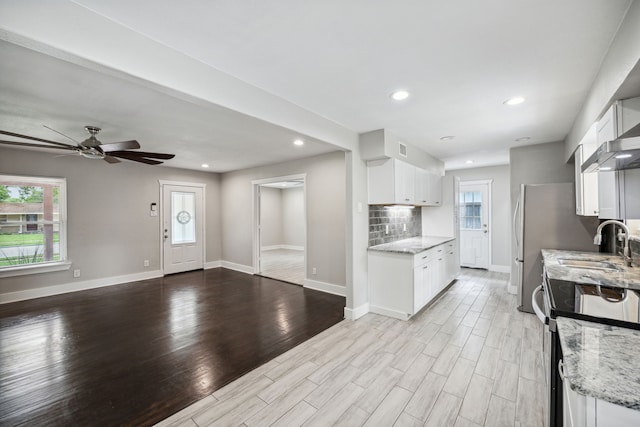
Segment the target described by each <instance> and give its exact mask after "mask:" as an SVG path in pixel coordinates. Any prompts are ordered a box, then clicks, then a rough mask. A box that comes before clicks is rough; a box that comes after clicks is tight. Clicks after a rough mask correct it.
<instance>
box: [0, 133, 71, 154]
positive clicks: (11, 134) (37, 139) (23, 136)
mask: <svg viewBox="0 0 640 427" xmlns="http://www.w3.org/2000/svg"><path fill="white" fill-rule="evenodd" d="M0 133H1V134H3V135H9V136H14V137H16V138H23V139H30V140H32V141H39V142H45V143H47V144H53V145H56V146H59V147H66V148H70V149H73V150H75V149H76V146H75V145H70V144H64V143H62V142H55V141H49V140H46V139H42V138H36V137H35V136H27V135H20V134H19V133H13V132H7V131H6V130H0Z"/></svg>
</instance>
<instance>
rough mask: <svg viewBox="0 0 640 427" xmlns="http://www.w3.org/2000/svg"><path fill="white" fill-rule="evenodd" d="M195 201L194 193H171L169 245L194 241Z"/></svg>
mask: <svg viewBox="0 0 640 427" xmlns="http://www.w3.org/2000/svg"><path fill="white" fill-rule="evenodd" d="M195 207H196V200H195V194H194V193H183V192H180V191H172V192H171V243H172V244H174V245H179V244H184V243H194V242H195V241H196V212H195Z"/></svg>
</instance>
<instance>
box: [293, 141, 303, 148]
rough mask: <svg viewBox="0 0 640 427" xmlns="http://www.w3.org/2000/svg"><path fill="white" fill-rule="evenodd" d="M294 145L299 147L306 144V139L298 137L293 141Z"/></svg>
mask: <svg viewBox="0 0 640 427" xmlns="http://www.w3.org/2000/svg"><path fill="white" fill-rule="evenodd" d="M293 145H297V146H298V147H301V146H303V145H304V141H303V140H301V139H296V140H295V141H293Z"/></svg>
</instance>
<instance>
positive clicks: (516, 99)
mask: <svg viewBox="0 0 640 427" xmlns="http://www.w3.org/2000/svg"><path fill="white" fill-rule="evenodd" d="M523 102H524V98H523V97H521V96H514V97H513V98H509V99H507V100H506V101H504V102H503V104H506V105H518V104H522V103H523Z"/></svg>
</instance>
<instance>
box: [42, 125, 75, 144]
mask: <svg viewBox="0 0 640 427" xmlns="http://www.w3.org/2000/svg"><path fill="white" fill-rule="evenodd" d="M42 126H44V127H45V128H47V129H49V130H50V131H51V132H55V133H57V134H58V135H62V136H64V137H65V138H67V139H68V140H70V141H73V142H75V143H76V144H80V143H79V142H78V141H76V140H75V139H73V138H71V137H70V136H69V135H65V134H64V133H62V132H58V131H57V130H55V129H54V128H50V127H49V126H47V125H42Z"/></svg>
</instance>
